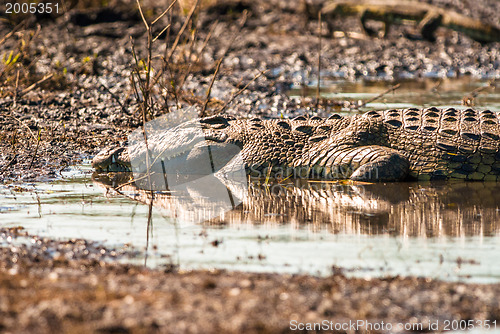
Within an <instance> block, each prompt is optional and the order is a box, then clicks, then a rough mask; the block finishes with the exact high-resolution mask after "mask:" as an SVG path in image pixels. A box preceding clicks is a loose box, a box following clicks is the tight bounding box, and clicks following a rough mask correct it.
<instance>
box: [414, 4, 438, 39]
mask: <svg viewBox="0 0 500 334" xmlns="http://www.w3.org/2000/svg"><path fill="white" fill-rule="evenodd" d="M442 21H443V16H442V15H441V14H439V13H436V12H433V11H429V12H427V14H426V15H425V16H424V18H423V19H422V21H420V23H419V24H418V28H419V30H420V33H421V35H422V37H423V38H424V39H425V40H427V41H429V42H435V41H436V36H435V35H434V33H435V32H436V30H437V28H439V26H441V23H442Z"/></svg>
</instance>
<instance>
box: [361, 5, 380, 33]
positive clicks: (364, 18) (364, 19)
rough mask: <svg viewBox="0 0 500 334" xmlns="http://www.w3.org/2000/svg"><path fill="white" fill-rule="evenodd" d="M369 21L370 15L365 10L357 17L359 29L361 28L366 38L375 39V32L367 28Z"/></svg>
mask: <svg viewBox="0 0 500 334" xmlns="http://www.w3.org/2000/svg"><path fill="white" fill-rule="evenodd" d="M370 19H371V13H370V11H369V10H367V9H364V10H363V11H362V12H361V14H360V16H359V21H360V22H361V28H363V31H364V33H365V34H366V35H367V36H370V37H377V33H376V31H375V30H373V29H372V28H369V27H368V26H367V25H366V23H367V22H368V20H370Z"/></svg>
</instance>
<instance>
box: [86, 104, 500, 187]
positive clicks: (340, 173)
mask: <svg viewBox="0 0 500 334" xmlns="http://www.w3.org/2000/svg"><path fill="white" fill-rule="evenodd" d="M186 124H187V125H188V126H187V127H186V125H184V127H183V130H182V131H180V130H177V129H176V128H173V129H170V130H165V131H164V132H163V133H160V134H159V135H157V136H156V137H151V138H149V139H148V141H149V149H150V150H151V151H152V152H154V151H162V150H163V151H164V150H166V149H169V150H171V149H173V148H175V150H176V153H175V158H173V159H172V160H171V161H170V160H169V161H170V162H171V163H172V164H173V165H174V166H176V167H174V170H177V171H178V174H190V173H193V174H197V173H198V172H199V169H198V167H199V166H200V164H202V161H201V160H199V159H198V157H199V156H200V154H199V153H198V152H200V151H202V150H203V149H206V148H208V149H209V152H210V153H211V160H212V161H211V166H212V170H213V171H217V170H224V169H226V168H229V167H230V165H231V158H232V157H233V156H235V155H236V152H234V150H232V149H229V148H228V147H238V148H239V149H240V150H241V152H240V153H239V154H240V156H241V158H242V160H243V161H244V164H245V168H246V170H247V172H248V173H249V174H250V175H253V176H262V177H265V176H266V175H274V176H275V177H277V178H288V177H294V178H312V179H351V180H356V181H369V182H372V181H401V180H408V179H418V180H430V179H463V180H482V181H500V128H499V116H498V114H496V113H494V112H492V111H489V110H485V111H477V110H473V109H466V110H456V109H454V108H449V109H438V108H434V107H431V108H427V109H416V108H410V109H401V110H386V111H370V112H367V113H364V114H360V115H353V116H346V117H341V116H339V115H332V116H330V117H329V118H328V119H322V118H319V117H311V118H309V117H304V116H300V117H297V118H295V119H292V120H279V119H274V120H261V119H247V120H243V119H234V118H232V117H229V116H224V115H218V116H212V117H208V118H202V119H198V120H193V121H191V122H187V123H186ZM190 124H201V128H202V129H203V130H202V132H203V136H204V137H205V139H206V140H204V141H203V142H200V143H197V144H196V145H188V144H186V143H187V142H188V140H187V139H184V138H188V137H189V140H191V137H192V135H190V134H189V132H190V130H189V129H190V128H189V125H190ZM191 142H192V141H191ZM145 151H146V149H145V147H144V146H140V145H139V144H138V145H135V146H133V147H130V148H129V149H128V150H126V149H125V148H118V149H105V150H104V151H103V152H101V153H100V154H99V155H97V156H96V157H95V158H94V161H93V166H94V167H95V168H96V169H97V170H98V171H120V170H130V166H131V163H130V161H131V159H133V158H134V157H135V158H137V157H138V156H140V155H141V154H144V152H145ZM197 159H198V160H197ZM214 166H216V167H215V169H214Z"/></svg>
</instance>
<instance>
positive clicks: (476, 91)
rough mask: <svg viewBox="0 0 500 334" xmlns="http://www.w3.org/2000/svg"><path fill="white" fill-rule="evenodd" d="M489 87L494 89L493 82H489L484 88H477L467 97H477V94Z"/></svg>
mask: <svg viewBox="0 0 500 334" xmlns="http://www.w3.org/2000/svg"><path fill="white" fill-rule="evenodd" d="M491 87H496V85H495V80H491V81H490V82H488V84H487V85H486V86H482V87H478V88H476V89H474V90H473V91H472V92H471V93H470V94H469V96H471V97H473V98H474V97H477V96H478V95H479V93H481V92H482V91H484V90H487V89H489V88H491Z"/></svg>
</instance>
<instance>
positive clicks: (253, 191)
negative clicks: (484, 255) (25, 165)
mask: <svg viewBox="0 0 500 334" xmlns="http://www.w3.org/2000/svg"><path fill="white" fill-rule="evenodd" d="M130 180H131V178H130V173H114V174H108V175H97V174H96V175H94V182H96V183H97V184H98V185H102V186H104V187H106V188H107V189H111V190H112V189H117V190H118V191H119V192H120V193H121V194H123V195H125V196H127V197H129V198H132V199H134V200H137V201H139V202H143V203H147V204H149V203H150V201H151V193H152V192H151V191H149V190H142V189H139V188H138V187H137V186H135V183H133V182H130ZM222 182H223V181H221V184H224V185H225V186H227V189H228V193H229V194H232V195H233V196H235V198H236V197H237V198H239V199H240V200H242V204H240V205H238V206H236V207H235V208H234V209H233V210H228V211H226V209H227V208H225V209H224V210H222V209H221V206H220V203H218V201H219V200H220V198H218V199H214V197H213V192H211V191H210V189H205V190H203V189H201V190H200V189H192V188H191V189H186V191H185V193H177V194H172V193H168V192H154V201H153V205H154V206H155V207H158V208H161V209H164V210H166V211H167V214H168V215H169V216H171V217H179V218H180V219H184V220H189V221H197V222H201V221H204V224H207V225H213V226H217V225H227V224H230V225H237V224H242V223H244V224H248V223H250V224H266V225H284V224H290V226H291V227H300V226H304V225H305V224H307V226H308V228H311V229H312V230H315V231H322V230H326V231H329V232H331V233H350V234H384V233H388V234H392V235H405V236H420V237H436V236H472V235H495V234H499V233H500V211H499V203H500V185H498V184H497V183H470V182H469V183H468V182H442V183H439V182H438V183H436V182H432V183H387V184H345V183H332V182H329V183H324V182H306V181H304V180H302V181H301V180H295V181H294V182H293V183H291V182H290V183H282V184H278V183H271V184H268V185H265V184H262V182H261V181H260V180H255V181H253V182H249V184H248V190H246V184H245V186H242V185H241V184H235V183H234V182H233V183H230V182H227V181H224V183H222ZM200 191H206V192H207V193H203V192H200ZM207 217H208V219H205V218H207Z"/></svg>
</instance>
